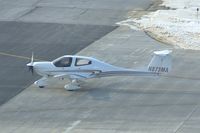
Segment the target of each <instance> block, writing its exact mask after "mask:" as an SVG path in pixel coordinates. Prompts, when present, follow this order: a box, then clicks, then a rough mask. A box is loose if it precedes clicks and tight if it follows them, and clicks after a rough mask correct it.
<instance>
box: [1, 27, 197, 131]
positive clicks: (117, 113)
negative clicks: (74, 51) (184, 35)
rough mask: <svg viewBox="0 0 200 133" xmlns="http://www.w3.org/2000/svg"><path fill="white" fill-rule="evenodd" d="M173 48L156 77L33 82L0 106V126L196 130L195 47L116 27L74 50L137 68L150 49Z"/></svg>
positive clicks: (21, 128) (144, 62)
mask: <svg viewBox="0 0 200 133" xmlns="http://www.w3.org/2000/svg"><path fill="white" fill-rule="evenodd" d="M164 49H172V50H173V53H172V57H173V67H172V71H171V72H170V73H169V74H168V75H165V76H164V75H163V76H161V77H155V78H150V77H109V78H102V79H92V80H88V81H86V83H85V84H84V85H83V86H82V89H80V90H78V91H74V92H69V91H66V90H64V89H63V86H64V84H66V83H67V82H66V81H64V82H60V81H57V80H55V81H53V80H52V81H51V83H50V86H49V87H48V88H45V89H39V88H37V87H36V86H34V85H32V86H30V87H28V88H27V89H25V90H24V91H23V92H22V93H20V94H19V95H17V96H16V97H14V98H13V99H11V100H10V101H9V102H8V103H7V104H4V105H3V106H1V108H0V129H1V131H2V132H15V133H21V132H27V131H28V132H32V133H40V132H43V133H49V132H59V133H69V132H70V133H71V132H72V133H85V132H87V133H99V132H104V133H116V132H117V133H118V132H123V133H132V132H137V133H188V132H192V133H198V132H199V123H200V102H199V101H200V90H199V86H200V82H199V80H200V76H199V72H200V70H199V67H198V66H199V65H200V63H199V62H198V60H199V58H200V54H199V51H192V50H181V49H176V48H174V47H173V46H170V45H165V44H162V43H159V42H157V41H155V40H153V39H151V38H150V37H149V36H147V35H146V34H145V33H144V32H142V31H133V30H130V29H129V28H127V27H119V28H117V29H116V30H114V31H113V32H111V33H109V34H107V35H106V36H104V37H103V38H101V39H100V40H98V41H95V42H94V43H92V44H91V45H89V46H88V47H86V48H85V49H83V50H81V51H80V52H79V53H78V54H79V55H88V56H93V57H96V58H98V59H101V60H103V61H106V62H108V63H111V64H113V65H117V66H121V67H126V68H141V67H144V66H147V65H148V63H149V62H150V59H151V57H152V56H151V55H152V53H153V51H154V50H164Z"/></svg>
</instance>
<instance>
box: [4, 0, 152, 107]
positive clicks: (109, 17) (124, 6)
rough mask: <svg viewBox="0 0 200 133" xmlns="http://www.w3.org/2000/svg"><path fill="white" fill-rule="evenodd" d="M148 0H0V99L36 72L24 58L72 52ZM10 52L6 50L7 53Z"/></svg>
mask: <svg viewBox="0 0 200 133" xmlns="http://www.w3.org/2000/svg"><path fill="white" fill-rule="evenodd" d="M152 3H153V2H152V1H149V0H141V1H137V0H127V1H126V2H124V1H123V0H109V1H107V0H101V1H99V0H95V1H94V0H86V1H79V0H77V1H71V0H57V1H54V0H17V1H15V0H0V52H1V53H0V58H1V61H3V63H1V64H0V68H1V70H2V71H1V72H0V73H1V76H0V83H1V84H0V85H1V88H0V104H2V103H5V102H6V101H7V100H9V99H10V98H11V97H13V96H15V95H16V94H18V93H19V92H21V91H22V90H23V89H25V88H26V87H27V86H28V85H30V83H33V81H35V80H36V79H37V78H38V77H36V76H34V77H32V76H30V73H27V68H26V67H25V64H26V63H28V62H29V61H28V60H27V59H25V60H24V59H22V58H23V57H22V58H21V59H20V58H15V57H16V56H25V58H27V57H30V56H31V53H32V52H34V54H35V57H36V58H39V59H41V60H52V59H54V58H56V57H59V56H61V55H63V54H75V53H77V52H78V51H80V50H81V49H83V48H85V47H86V46H88V45H89V44H91V43H92V42H94V41H96V40H98V39H99V38H101V37H102V36H104V35H105V34H107V33H108V32H110V31H112V30H113V29H115V28H116V24H115V23H116V22H118V21H121V20H124V19H126V18H127V13H128V12H129V11H131V10H133V9H134V10H145V9H148V8H149V7H150V5H151V4H152ZM9 54H11V55H9Z"/></svg>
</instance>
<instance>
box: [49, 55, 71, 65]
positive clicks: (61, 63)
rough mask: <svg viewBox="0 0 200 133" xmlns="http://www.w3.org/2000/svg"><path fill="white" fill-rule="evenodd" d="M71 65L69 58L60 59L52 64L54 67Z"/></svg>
mask: <svg viewBox="0 0 200 133" xmlns="http://www.w3.org/2000/svg"><path fill="white" fill-rule="evenodd" d="M71 63H72V58H71V57H61V58H58V59H56V60H55V61H54V62H53V64H54V65H55V66H56V67H70V66H71Z"/></svg>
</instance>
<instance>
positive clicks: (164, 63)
mask: <svg viewBox="0 0 200 133" xmlns="http://www.w3.org/2000/svg"><path fill="white" fill-rule="evenodd" d="M171 52H172V51H171V50H163V51H155V52H154V55H153V58H152V59H151V62H150V63H149V65H148V71H149V72H155V73H168V72H169V71H170V70H171V55H170V53H171Z"/></svg>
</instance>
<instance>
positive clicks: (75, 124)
mask: <svg viewBox="0 0 200 133" xmlns="http://www.w3.org/2000/svg"><path fill="white" fill-rule="evenodd" d="M80 122H81V120H77V121H75V122H73V123H72V126H71V127H68V128H67V129H66V130H65V131H64V132H63V133H69V132H70V131H71V130H72V129H73V128H75V127H76V126H77V125H78V124H79V123H80Z"/></svg>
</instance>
